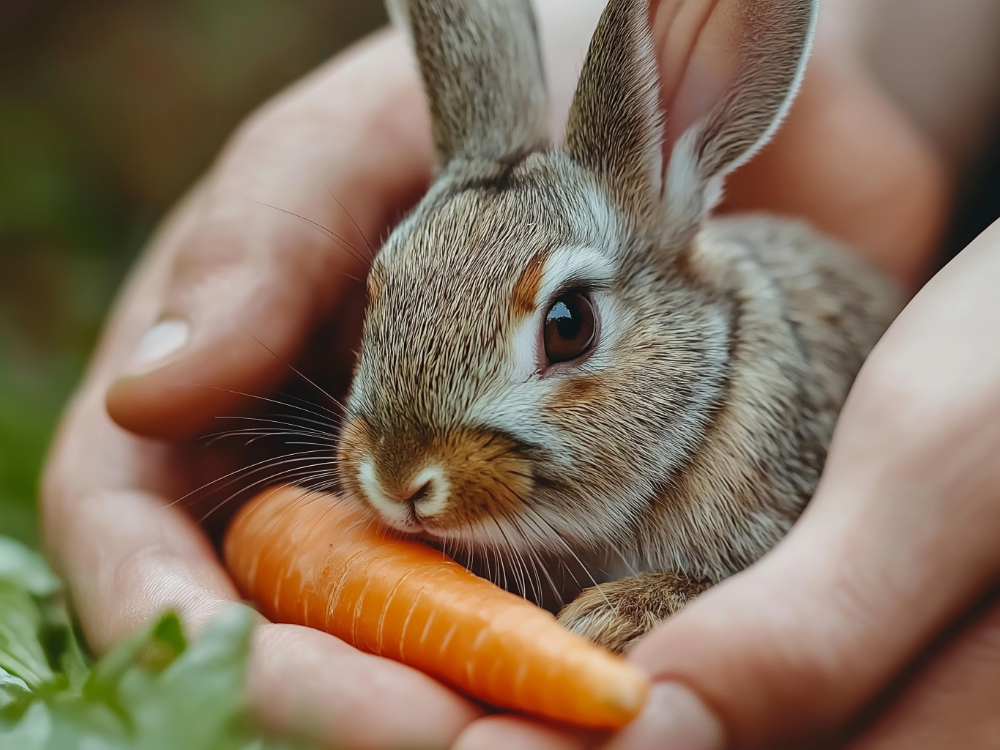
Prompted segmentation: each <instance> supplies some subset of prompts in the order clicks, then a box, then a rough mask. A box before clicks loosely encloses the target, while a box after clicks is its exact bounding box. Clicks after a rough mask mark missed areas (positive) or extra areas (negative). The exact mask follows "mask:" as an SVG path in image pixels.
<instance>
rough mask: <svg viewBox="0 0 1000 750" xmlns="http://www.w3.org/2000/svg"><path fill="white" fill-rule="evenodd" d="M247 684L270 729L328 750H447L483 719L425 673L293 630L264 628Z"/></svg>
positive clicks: (257, 639) (256, 643) (318, 635)
mask: <svg viewBox="0 0 1000 750" xmlns="http://www.w3.org/2000/svg"><path fill="white" fill-rule="evenodd" d="M249 679H250V691H251V695H252V696H253V702H254V708H255V711H256V714H257V715H258V716H260V718H261V719H262V721H263V722H264V724H265V726H267V727H270V728H272V729H275V730H277V731H288V730H289V729H295V730H298V731H299V732H302V733H304V734H305V735H306V736H307V737H311V738H313V739H315V740H317V741H319V742H322V743H324V746H329V747H336V748H431V747H448V746H449V745H450V744H451V743H452V741H453V740H454V739H455V738H456V737H457V736H458V735H459V733H460V732H461V731H462V730H463V728H464V727H465V726H466V725H468V724H469V723H470V722H472V721H473V720H474V719H476V718H477V717H479V716H480V715H481V714H482V711H481V710H480V709H478V708H476V707H475V706H473V705H472V704H471V703H469V702H468V701H466V700H464V699H461V698H459V697H458V696H457V695H455V694H454V693H452V692H451V691H450V690H447V689H446V688H444V687H443V686H442V685H440V684H439V683H437V682H435V681H434V680H432V679H431V678H429V677H427V676H426V675H424V674H422V673H421V672H418V671H416V670H414V669H410V668H409V667H405V666H403V665H402V664H397V663H395V662H391V661H388V660H385V659H381V658H379V657H376V656H371V655H369V654H363V653H361V652H360V651H357V650H356V649H354V648H351V647H350V646H348V645H347V644H346V643H344V642H343V641H340V640H338V639H336V638H334V637H332V636H329V635H327V634H325V633H321V632H319V631H317V630H312V629H311V628H303V627H298V626H295V625H264V626H262V627H260V628H258V630H257V633H256V634H255V638H254V652H253V658H252V661H251V667H250V678H249Z"/></svg>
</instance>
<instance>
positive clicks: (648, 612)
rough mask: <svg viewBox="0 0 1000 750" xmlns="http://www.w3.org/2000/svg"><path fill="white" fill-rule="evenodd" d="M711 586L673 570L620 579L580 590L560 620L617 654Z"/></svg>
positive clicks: (563, 610) (575, 631)
mask: <svg viewBox="0 0 1000 750" xmlns="http://www.w3.org/2000/svg"><path fill="white" fill-rule="evenodd" d="M711 585H712V584H711V583H708V582H707V581H697V580H692V579H690V578H685V577H683V576H678V575H674V574H673V573H644V574H642V575H639V576H636V577H634V578H622V579H621V580H618V581H612V582H610V583H604V584H601V585H600V586H594V587H593V588H589V589H586V590H585V591H583V592H582V593H581V594H580V595H579V596H578V597H577V598H576V599H574V600H573V601H572V602H570V603H569V604H568V605H567V606H565V607H563V609H562V611H561V612H560V613H559V622H561V623H562V624H563V625H565V626H566V627H567V628H569V629H570V630H571V631H573V632H574V633H577V634H579V635H582V636H583V637H584V638H586V639H588V640H590V641H592V642H594V643H596V644H597V645H599V646H604V647H605V648H607V649H609V650H610V651H613V652H615V653H618V654H620V653H624V652H625V651H627V650H628V649H629V648H630V647H631V646H632V644H633V643H635V642H636V641H637V640H638V639H639V638H641V637H642V636H644V635H646V633H648V632H649V631H650V630H652V629H653V628H654V627H656V626H657V625H658V624H659V623H660V622H661V621H663V620H665V619H667V618H668V617H670V615H672V614H673V613H674V612H676V611H677V610H679V609H680V608H681V607H683V606H684V605H685V604H687V603H688V602H689V601H691V600H692V599H694V598H695V597H696V596H698V595H699V594H701V593H702V592H703V591H705V590H706V589H707V588H709V587H710V586H711Z"/></svg>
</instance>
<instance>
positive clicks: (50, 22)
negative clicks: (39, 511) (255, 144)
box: [0, 0, 384, 543]
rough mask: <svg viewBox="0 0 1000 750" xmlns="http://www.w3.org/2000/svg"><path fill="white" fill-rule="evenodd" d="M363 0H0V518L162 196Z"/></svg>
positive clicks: (323, 53)
mask: <svg viewBox="0 0 1000 750" xmlns="http://www.w3.org/2000/svg"><path fill="white" fill-rule="evenodd" d="M383 22H384V17H383V10H382V3H381V2H379V1H378V0H339V1H338V0H155V1H154V0H76V1H75V2H73V1H67V0H62V1H59V0H0V533H6V534H9V535H11V536H15V537H18V538H20V539H22V540H25V541H28V542H29V543H34V542H36V541H37V533H36V529H35V518H34V496H35V487H36V482H37V475H38V469H39V465H40V462H41V460H42V458H43V456H44V453H45V450H46V447H47V444H48V441H49V438H50V435H51V433H52V430H53V427H54V425H55V422H56V419H57V417H58V415H59V411H60V409H61V408H62V405H63V403H64V402H65V400H66V398H67V396H68V395H69V394H70V393H71V391H72V389H73V386H74V383H75V381H76V380H77V379H78V377H79V375H80V372H81V370H82V368H83V366H84V365H85V363H86V360H87V357H88V354H89V352H90V350H91V348H92V347H93V345H94V341H95V338H96V336H97V334H98V331H99V328H100V325H101V322H102V319H103V316H104V314H105V312H106V310H107V307H108V305H109V303H110V302H111V299H112V297H113V295H114V293H115V289H116V287H117V286H118V284H119V283H120V282H121V280H122V278H123V276H124V274H125V273H126V271H127V269H128V267H129V265H130V263H131V262H132V260H133V259H134V257H135V255H136V253H137V252H138V251H139V250H140V249H141V247H142V245H143V243H144V242H145V240H146V238H147V237H148V236H149V233H150V232H151V230H152V229H153V227H154V226H155V224H156V222H157V220H158V218H159V217H160V216H161V214H162V213H163V212H164V211H165V210H166V209H167V208H169V206H170V205H171V204H172V203H173V202H174V201H175V200H176V199H177V198H178V197H179V196H180V195H181V193H183V191H184V190H185V188H186V187H187V186H188V185H189V184H191V182H192V181H193V180H194V179H195V178H196V177H197V176H198V175H199V174H200V173H201V172H202V171H204V170H205V169H206V167H207V166H208V164H209V163H210V161H211V160H212V157H213V155H214V154H215V153H216V152H217V150H218V149H219V147H220V146H221V145H222V143H223V141H224V140H225V138H226V135H227V134H228V133H229V132H230V131H231V130H232V129H233V128H234V127H235V125H236V124H237V123H238V122H239V121H240V120H241V119H242V118H243V117H244V116H245V115H246V114H247V113H248V112H249V111H251V110H252V109H253V108H254V107H255V106H256V105H258V104H259V103H260V102H262V101H263V100H265V99H266V98H267V97H268V96H270V95H271V94H272V93H274V92H276V91H278V90H279V89H281V88H282V87H284V86H285V85H286V84H288V83H289V82H291V81H293V80H294V79H296V78H298V77H299V76H301V75H303V74H304V73H305V72H307V71H308V70H310V69H311V68H313V67H315V66H316V65H318V64H319V63H320V62H322V61H323V60H325V59H326V58H327V57H329V56H330V55H331V54H333V53H334V52H336V51H337V50H338V49H340V48H342V47H343V46H345V45H346V44H348V43H350V42H351V41H352V40H354V39H356V38H357V37H359V36H360V35H362V34H364V33H366V32H367V31H370V30H372V29H374V28H376V27H377V26H378V25H380V24H381V23H383Z"/></svg>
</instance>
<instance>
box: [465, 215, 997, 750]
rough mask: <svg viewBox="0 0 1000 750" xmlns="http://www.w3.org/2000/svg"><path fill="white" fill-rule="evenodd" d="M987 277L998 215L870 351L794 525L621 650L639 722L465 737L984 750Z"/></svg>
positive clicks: (989, 366)
mask: <svg viewBox="0 0 1000 750" xmlns="http://www.w3.org/2000/svg"><path fill="white" fill-rule="evenodd" d="M998 284H1000V222H998V223H996V224H994V226H993V227H992V228H991V229H990V230H988V231H987V232H986V233H984V234H983V235H982V236H981V237H980V238H979V239H977V240H976V242H974V243H973V244H972V245H971V246H970V247H968V248H967V249H966V250H965V251H964V252H963V253H962V254H961V255H959V257H958V258H957V259H956V260H955V261H954V262H952V263H951V264H950V265H949V266H948V267H947V268H946V269H945V270H944V271H942V272H941V273H940V274H939V275H938V276H937V277H935V278H934V279H933V280H932V281H931V282H930V283H929V284H928V285H927V286H926V287H925V288H924V289H923V290H922V291H921V292H920V294H919V295H918V296H917V297H916V298H915V299H914V300H913V302H912V303H911V304H910V306H909V307H907V309H906V310H905V311H904V312H903V313H902V314H901V315H900V317H899V319H898V320H897V321H896V323H895V324H894V325H893V326H892V328H890V330H889V332H888V333H887V334H886V335H885V337H884V338H883V339H882V341H881V343H880V344H879V345H878V347H877V348H876V349H875V351H874V352H873V353H872V355H871V357H870V358H869V360H868V362H867V363H866V365H865V367H864V369H863V370H862V372H861V375H860V376H859V378H858V380H857V383H856V385H855V388H854V390H853V391H852V393H851V396H850V398H849V400H848V403H847V405H846V406H845V408H844V411H843V413H842V417H841V420H840V422H839V424H838V427H837V432H836V435H835V437H834V440H833V444H832V446H831V449H830V453H829V457H828V460H827V465H826V470H825V473H824V475H823V479H822V482H821V484H820V487H819V490H818V491H817V493H816V495H815V497H814V498H813V500H812V502H811V503H810V505H809V507H808V509H807V510H806V512H805V513H804V515H803V516H802V518H801V520H800V521H799V523H798V524H797V525H796V526H795V527H794V528H793V529H792V531H791V533H790V534H789V535H788V536H787V537H786V538H785V539H784V540H783V541H782V542H781V544H779V545H778V547H777V548H776V549H775V550H774V551H773V552H771V553H770V554H769V555H767V556H765V557H764V558H763V559H762V560H761V561H760V562H759V563H758V564H757V565H754V566H753V567H751V568H750V569H748V570H747V571H745V572H744V573H742V574H740V575H737V576H734V577H733V578H731V579H728V580H727V581H725V582H723V583H722V584H720V585H719V586H717V587H716V588H715V589H712V590H710V591H709V592H708V593H706V594H705V595H703V596H702V597H701V598H700V599H698V600H696V601H695V602H694V603H692V604H691V605H689V607H688V608H686V609H685V610H683V611H682V612H681V613H679V614H678V615H676V616H675V617H674V618H673V619H671V620H670V621H669V622H667V623H665V624H664V625H662V626H661V627H660V628H659V629H657V630H655V631H653V632H652V633H651V634H650V635H649V636H648V637H647V638H646V639H645V640H643V641H641V642H640V643H639V644H638V645H637V647H636V649H635V650H634V652H633V653H632V654H631V655H630V658H631V659H632V660H633V661H634V662H635V663H637V664H639V665H641V666H642V667H644V668H645V669H647V670H648V671H649V672H650V673H651V674H652V675H653V676H654V678H655V680H656V681H657V686H656V687H654V689H653V693H652V699H651V702H650V704H649V706H648V707H647V710H646V712H645V713H644V714H643V716H642V717H641V718H640V719H639V720H637V721H636V722H635V724H634V725H632V726H631V727H629V728H628V729H626V730H625V731H624V732H623V733H622V735H621V736H619V737H618V738H615V739H614V740H613V741H611V742H610V743H609V744H606V743H605V739H606V738H602V737H597V736H579V735H578V736H571V735H567V734H563V733H558V732H556V731H555V730H553V729H551V728H544V727H541V726H538V725H532V724H530V723H528V722H526V721H524V720H518V719H513V718H499V717H492V718H487V719H483V720H480V721H479V722H477V723H475V724H473V725H472V726H471V727H470V728H469V729H468V730H466V733H465V734H464V735H463V736H462V737H461V738H460V739H459V741H458V742H457V744H456V747H458V748H461V749H462V750H473V749H475V750H480V749H481V748H492V747H497V748H500V747H508V746H511V745H509V744H505V743H507V742H509V741H511V738H513V737H516V738H517V742H518V745H517V746H518V747H522V748H525V750H542V749H543V748H545V749H547V750H556V748H558V749H559V750H569V749H570V748H576V747H580V748H582V747H607V748H609V750H610V749H611V748H613V749H614V750H627V749H633V748H636V749H637V748H653V747H664V748H667V747H670V748H684V749H685V750H702V749H704V750H709V749H713V750H714V749H717V748H723V747H726V748H758V747H759V748H765V747H766V748H770V747H786V746H789V744H787V743H793V742H804V741H805V740H809V739H812V740H817V739H824V740H826V741H828V742H829V744H824V745H822V746H824V747H827V746H831V747H844V746H846V747H848V748H850V749H851V750H890V749H895V748H899V749H900V750H902V749H903V748H906V749H907V750H913V749H917V750H919V748H943V747H956V748H957V747H962V748H980V747H992V746H993V745H994V744H995V741H996V737H997V736H998V732H1000V716H998V715H997V712H996V706H997V702H998V701H1000V680H998V679H997V676H998V675H1000V595H998V592H1000V545H998V544H997V529H998V528H1000V464H998V463H997V461H996V456H997V455H998V453H1000V426H998V425H1000V423H998V421H997V418H996V415H997V414H998V413H1000V350H998V349H997V347H996V345H995V342H996V330H997V325H998V323H1000V303H998V301H997V295H996V289H997V287H998ZM894 681H895V682H894ZM865 709H868V712H869V713H868V714H867V715H865V714H863V713H862V712H863V711H864V710H865ZM783 743H786V744H783ZM792 746H796V747H798V746H801V745H798V744H795V745H792ZM810 746H814V745H810Z"/></svg>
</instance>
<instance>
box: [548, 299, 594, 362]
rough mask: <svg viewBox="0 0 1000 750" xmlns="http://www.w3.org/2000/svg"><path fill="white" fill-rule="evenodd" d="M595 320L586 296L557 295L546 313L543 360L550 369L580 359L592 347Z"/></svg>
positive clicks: (591, 305) (591, 303)
mask: <svg viewBox="0 0 1000 750" xmlns="http://www.w3.org/2000/svg"><path fill="white" fill-rule="evenodd" d="M596 333H597V316H596V314H595V313H594V303H593V302H591V300H590V296H589V295H588V294H587V293H586V292H581V291H570V292H566V293H565V294H562V295H560V296H559V297H557V298H556V300H555V301H554V302H553V303H552V305H551V306H550V307H549V310H548V312H547V313H545V329H544V331H543V337H544V339H545V358H546V359H547V360H548V364H549V365H556V364H559V363H560V362H569V361H571V360H574V359H579V358H580V357H582V356H583V355H584V354H586V353H587V352H589V351H590V350H591V349H592V348H593V346H594V340H595V339H596Z"/></svg>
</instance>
